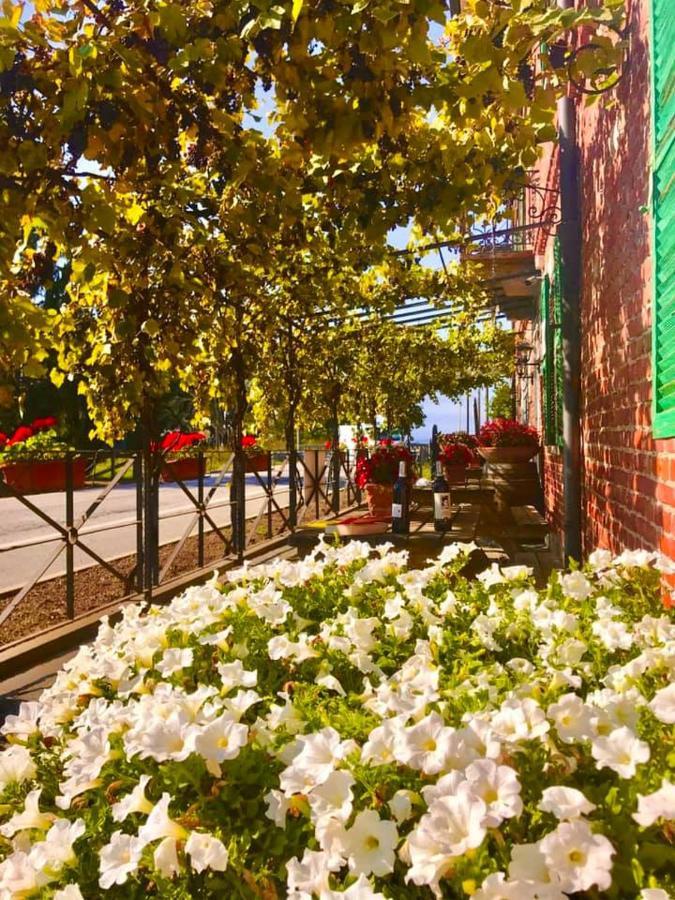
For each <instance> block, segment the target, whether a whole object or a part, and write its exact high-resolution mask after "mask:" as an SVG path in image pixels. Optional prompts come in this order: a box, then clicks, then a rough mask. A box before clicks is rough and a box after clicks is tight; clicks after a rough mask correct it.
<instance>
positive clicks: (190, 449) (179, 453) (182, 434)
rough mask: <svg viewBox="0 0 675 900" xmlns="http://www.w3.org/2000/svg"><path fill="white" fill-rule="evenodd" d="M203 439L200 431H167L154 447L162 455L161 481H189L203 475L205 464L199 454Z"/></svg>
mask: <svg viewBox="0 0 675 900" xmlns="http://www.w3.org/2000/svg"><path fill="white" fill-rule="evenodd" d="M205 441H206V435H205V434H202V432H201V431H178V430H177V431H168V432H167V433H166V434H165V435H164V437H163V438H162V440H161V441H160V442H159V445H158V447H156V449H157V450H158V452H159V453H160V454H161V455H162V463H161V470H160V475H161V479H162V481H164V482H172V481H177V480H178V481H190V480H193V479H195V478H199V476H200V475H203V474H204V469H205V464H204V457H203V456H201V455H200V454H201V453H202V451H203V450H204V442H205Z"/></svg>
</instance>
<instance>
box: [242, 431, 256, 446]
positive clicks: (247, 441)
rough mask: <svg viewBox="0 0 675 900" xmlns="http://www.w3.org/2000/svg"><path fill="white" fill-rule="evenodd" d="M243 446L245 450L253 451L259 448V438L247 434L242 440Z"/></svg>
mask: <svg viewBox="0 0 675 900" xmlns="http://www.w3.org/2000/svg"><path fill="white" fill-rule="evenodd" d="M241 446H242V449H243V450H253V448H254V447H257V446H258V438H257V437H256V436H255V435H254V434H245V435H244V436H243V437H242V439H241Z"/></svg>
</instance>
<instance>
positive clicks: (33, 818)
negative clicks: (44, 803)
mask: <svg viewBox="0 0 675 900" xmlns="http://www.w3.org/2000/svg"><path fill="white" fill-rule="evenodd" d="M41 793H42V788H38V789H37V790H34V791H31V792H30V793H29V794H26V800H25V802H24V808H23V811H22V812H20V813H14V815H13V816H12V817H11V819H9V820H8V821H7V822H5V824H4V825H2V826H0V834H2V835H3V836H4V837H7V838H11V837H13V836H14V835H15V834H17V832H19V831H29V830H33V829H35V830H36V831H46V830H47V829H48V828H49V827H50V826H51V824H52V822H53V821H54V819H55V818H56V816H55V815H54V813H43V812H40V794H41Z"/></svg>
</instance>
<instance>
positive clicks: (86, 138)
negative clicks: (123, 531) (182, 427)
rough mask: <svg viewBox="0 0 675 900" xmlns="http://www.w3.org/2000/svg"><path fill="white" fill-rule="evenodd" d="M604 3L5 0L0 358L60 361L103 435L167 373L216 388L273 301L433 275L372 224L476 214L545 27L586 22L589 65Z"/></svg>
mask: <svg viewBox="0 0 675 900" xmlns="http://www.w3.org/2000/svg"><path fill="white" fill-rule="evenodd" d="M622 7H623V3H620V2H619V0H606V2H605V5H604V7H602V8H590V9H587V8H584V9H583V10H579V11H575V10H559V9H557V8H554V9H550V8H549V4H548V2H546V0H512V2H509V3H495V2H488V0H466V2H464V4H463V10H462V12H461V13H460V14H459V15H456V16H450V14H449V11H448V7H447V4H446V3H445V2H441V0H318V2H310V0H304V2H303V0H289V2H275V3H274V4H272V2H271V0H256V2H255V3H251V2H249V0H196V2H195V0H190V2H176V0H174V2H161V0H104V2H98V3H95V2H94V0H78V2H63V0H61V2H55V0H36V2H35V4H34V11H33V13H32V15H30V16H28V17H22V7H21V6H20V5H18V4H14V3H12V2H11V0H3V5H2V10H3V15H2V18H0V192H1V195H2V201H3V216H2V219H1V220H0V368H2V369H3V370H4V372H5V376H8V374H9V373H11V372H12V371H13V370H15V369H16V368H17V367H22V368H23V370H24V371H25V372H26V373H27V374H29V375H37V374H40V373H42V372H44V371H46V370H48V371H49V372H50V374H51V376H52V378H53V379H54V380H55V381H56V382H57V383H58V382H59V381H61V380H62V379H64V378H72V377H75V376H76V377H77V378H78V384H79V388H80V390H81V391H82V392H83V393H84V395H85V397H86V399H87V402H88V405H89V409H90V412H91V415H92V418H93V421H94V424H95V428H96V431H97V434H98V435H99V436H100V437H103V438H106V439H110V438H112V437H114V436H116V435H119V434H121V433H123V432H124V431H125V430H127V429H129V428H130V427H131V426H132V425H133V423H135V422H137V421H138V420H139V418H140V417H142V416H143V415H144V414H146V413H147V410H148V409H151V408H152V404H153V401H154V399H155V398H157V397H158V396H160V395H161V394H162V392H163V391H165V390H166V389H167V385H168V384H169V383H170V382H171V381H175V380H176V379H177V380H178V381H179V383H180V384H181V386H182V387H184V388H185V389H186V390H189V391H190V392H191V393H192V394H193V395H194V397H195V406H196V411H197V413H198V414H199V413H201V414H202V415H207V414H208V408H209V407H208V404H209V402H210V399H211V398H212V397H213V396H216V395H220V396H221V399H224V400H227V401H228V402H229V399H230V398H231V397H232V394H233V391H234V392H235V393H236V391H237V390H239V388H237V387H236V385H234V386H233V379H234V381H237V377H238V376H237V375H236V371H237V367H238V366H240V364H241V365H244V366H246V364H247V363H246V360H248V359H250V358H252V357H253V356H255V354H259V355H262V354H264V353H265V352H266V348H268V347H272V346H275V342H276V344H278V343H279V341H280V340H281V337H280V335H283V334H285V332H286V329H287V322H288V319H289V317H290V318H297V319H301V318H302V316H303V315H306V314H307V313H308V312H314V311H315V310H316V307H319V308H321V309H323V308H324V307H326V308H327V309H328V311H329V312H332V313H333V314H334V316H337V317H338V318H339V317H340V315H341V314H343V313H344V311H345V310H346V309H357V310H358V309H363V308H367V309H377V310H379V309H386V308H391V307H392V306H393V305H395V304H396V303H401V302H402V301H403V299H404V298H405V297H406V296H414V295H411V294H409V293H407V291H408V290H409V289H411V288H410V285H408V286H406V284H405V279H406V277H407V278H409V280H412V281H415V282H416V283H417V284H416V287H417V288H419V286H420V284H423V282H424V279H425V278H427V277H430V276H426V275H424V274H420V273H419V272H416V271H413V270H415V269H417V268H419V267H417V266H415V265H413V266H412V267H407V268H406V266H405V265H404V264H403V263H401V264H398V263H395V262H394V261H392V260H391V253H390V248H389V246H388V244H387V235H388V233H389V232H390V230H391V229H392V228H394V227H396V226H408V225H412V226H413V234H414V235H415V236H416V237H418V238H419V237H423V236H429V235H434V236H439V235H442V236H450V237H452V238H453V239H454V238H456V239H457V240H458V241H461V239H462V237H463V236H466V235H467V234H469V233H470V231H471V229H472V228H473V227H474V225H475V223H476V222H477V221H478V220H479V219H480V218H481V217H483V216H486V215H490V214H495V213H496V212H497V210H498V209H499V208H500V206H501V204H502V203H503V202H504V199H505V198H507V197H508V196H509V192H511V191H513V190H514V189H515V188H514V183H515V182H517V181H518V179H519V178H522V177H523V176H524V173H525V172H526V170H527V169H528V168H529V167H530V166H531V165H532V164H533V162H534V161H535V159H536V155H537V145H538V144H539V143H540V142H541V141H544V140H547V139H549V138H550V137H552V121H553V110H554V104H555V100H556V98H557V96H559V95H560V94H561V92H562V91H564V90H565V89H566V85H567V81H568V77H569V72H568V67H566V65H565V62H564V60H563V62H561V60H560V58H559V54H554V53H552V52H551V51H550V50H549V49H548V48H554V47H555V46H557V44H556V42H559V41H560V40H567V39H568V38H569V36H570V35H571V34H572V33H574V31H575V30H576V29H579V28H580V27H581V26H588V27H589V28H593V29H595V34H594V38H593V49H592V51H590V56H589V54H587V57H589V58H585V68H586V69H591V68H592V64H596V65H599V62H598V58H601V60H600V61H601V62H602V64H603V69H607V68H608V67H610V68H611V65H614V64H615V63H616V59H617V55H618V54H619V53H620V46H617V42H616V41H614V43H612V41H611V40H610V39H609V38H606V37H603V34H602V33H601V29H600V25H601V24H609V25H616V24H617V23H618V21H619V15H620V13H619V8H622ZM535 58H536V60H535ZM576 58H578V57H576ZM593 60H596V62H595V63H593ZM535 61H536V67H535ZM261 103H264V104H266V106H267V107H270V106H271V107H272V110H273V111H272V114H271V117H270V118H271V122H270V123H269V125H268V126H267V127H262V126H261V124H260V122H258V121H257V120H256V116H257V115H258V112H259V107H260V104H261ZM62 261H67V263H68V265H69V280H68V284H67V287H66V292H67V295H68V302H66V303H65V304H64V305H63V306H62V307H61V309H60V310H58V311H55V310H53V309H50V308H48V304H44V303H42V302H41V301H42V298H43V297H44V294H45V291H47V290H49V287H50V279H51V277H52V274H53V272H54V270H55V264H56V263H59V262H62ZM383 267H384V271H385V275H384V276H383V275H382V272H383ZM406 273H407V274H406ZM411 273H412V274H411ZM310 275H311V277H310ZM453 278H454V279H455V280H453ZM462 280H463V282H464V283H466V282H468V281H470V279H469V278H468V277H467V276H466V275H461V274H460V273H456V274H455V275H454V276H453V277H451V278H450V279H448V281H447V283H446V285H445V294H444V296H448V294H449V292H451V291H452V290H454V289H456V288H457V281H462ZM471 293H472V292H471V291H468V292H466V291H465V292H463V293H462V292H461V291H460V292H459V294H460V295H461V296H459V298H458V299H466V300H467V302H469V305H470V303H474V305H475V297H476V296H477V293H478V291H474V292H473V295H472V297H470V298H469V297H468V294H471ZM441 294H443V292H442V291H436V296H437V297H438V296H440V295H441ZM422 296H424V294H422ZM324 300H325V303H324ZM434 302H436V300H434ZM267 356H268V358H269V354H267ZM239 370H240V371H241V369H239ZM0 374H1V373H0ZM253 374H254V373H252V372H249V371H248V370H246V371H245V378H246V379H247V381H250V379H251V378H252V377H253ZM5 393H6V392H5ZM1 396H2V391H0V397H1Z"/></svg>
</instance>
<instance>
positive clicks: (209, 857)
mask: <svg viewBox="0 0 675 900" xmlns="http://www.w3.org/2000/svg"><path fill="white" fill-rule="evenodd" d="M185 852H186V853H187V854H188V856H189V857H190V865H191V866H192V868H193V869H194V870H195V872H203V871H204V869H211V870H212V871H214V872H224V871H225V869H226V868H227V863H228V853H227V848H226V847H225V844H223V842H222V841H220V840H218V838H216V837H213V835H212V834H206V833H205V832H202V831H193V832H192V833H191V835H190V837H189V838H188V839H187V841H186V843H185Z"/></svg>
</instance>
